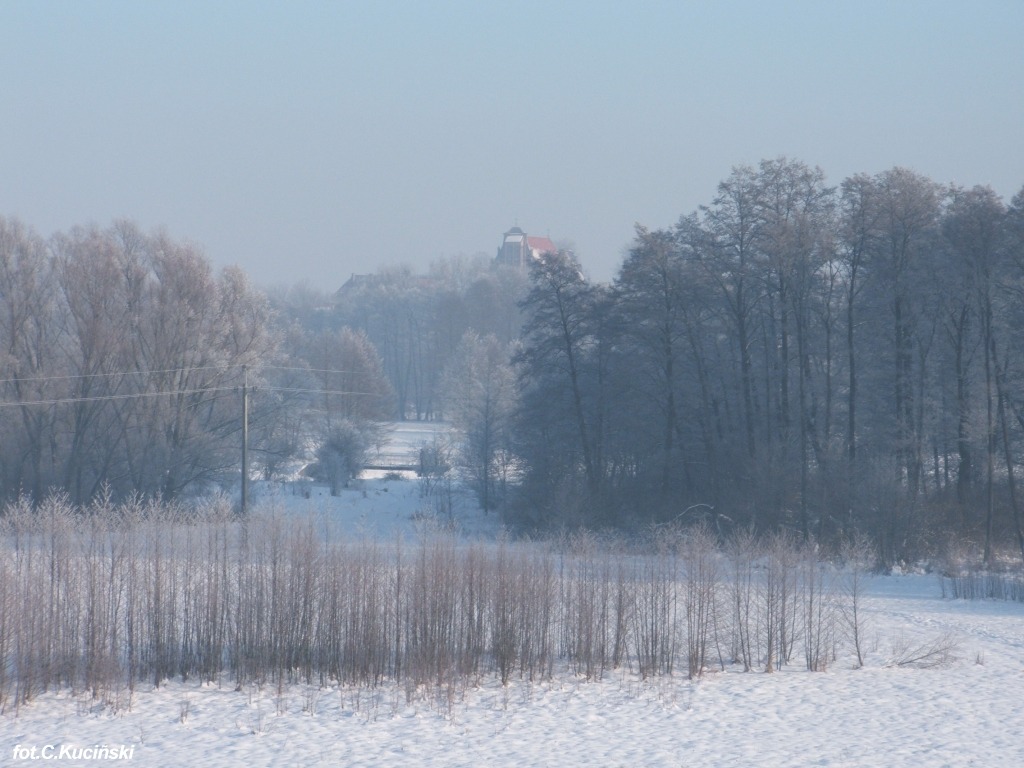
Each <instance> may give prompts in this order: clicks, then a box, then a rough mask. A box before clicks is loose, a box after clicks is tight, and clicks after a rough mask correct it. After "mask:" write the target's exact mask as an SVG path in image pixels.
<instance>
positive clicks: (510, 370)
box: [443, 331, 517, 512]
mask: <svg viewBox="0 0 1024 768" xmlns="http://www.w3.org/2000/svg"><path fill="white" fill-rule="evenodd" d="M510 358H511V350H510V347H509V345H508V344H502V343H501V342H500V341H498V338H497V337H496V336H494V335H493V334H489V335H487V336H483V337H481V336H480V335H479V334H477V333H476V332H474V331H467V332H466V334H465V335H464V336H463V337H462V341H461V342H460V343H459V346H458V348H457V349H456V351H455V355H454V357H453V359H452V361H451V362H450V363H449V365H448V368H447V369H446V371H445V375H444V378H443V382H444V392H445V398H446V403H447V406H446V412H447V413H448V415H449V417H450V418H451V420H452V423H453V424H454V426H455V427H456V429H458V430H459V432H460V433H461V436H462V446H461V450H460V452H459V463H460V464H461V466H462V469H463V471H464V472H465V474H466V476H467V479H468V481H469V484H470V486H471V487H472V488H473V490H474V491H475V492H476V494H477V497H478V498H479V500H480V505H481V506H482V507H483V509H484V511H485V512H487V511H489V510H491V509H494V508H495V507H497V506H499V505H501V504H502V503H503V501H504V498H505V488H506V485H507V479H508V473H509V470H510V463H511V448H512V446H511V428H512V417H513V414H514V412H515V408H516V403H517V389H516V373H515V369H514V367H513V366H512V364H511V362H510Z"/></svg>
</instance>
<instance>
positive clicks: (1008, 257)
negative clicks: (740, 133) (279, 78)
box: [0, 158, 1024, 562]
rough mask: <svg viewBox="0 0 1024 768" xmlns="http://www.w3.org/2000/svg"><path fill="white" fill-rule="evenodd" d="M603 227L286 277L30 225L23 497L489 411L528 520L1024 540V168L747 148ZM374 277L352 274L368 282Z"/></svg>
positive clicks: (2, 337)
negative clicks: (508, 258)
mask: <svg viewBox="0 0 1024 768" xmlns="http://www.w3.org/2000/svg"><path fill="white" fill-rule="evenodd" d="M585 256H586V255H585V254H582V261H581V260H578V259H577V256H576V254H574V253H572V252H571V251H568V250H567V251H560V252H557V253H549V254H546V255H545V256H544V257H543V258H542V259H540V260H538V261H536V262H535V263H533V264H532V265H531V267H530V269H529V271H528V272H520V271H518V270H515V269H511V268H505V267H498V266H496V265H495V264H494V263H493V260H491V259H489V258H486V257H477V258H466V257H454V258H447V259H443V260H440V261H438V262H436V263H435V264H433V265H432V266H431V267H430V269H428V270H426V271H425V272H424V273H422V274H418V273H415V272H413V271H412V270H410V269H408V268H403V267H386V268H382V269H380V270H378V271H377V272H375V273H373V274H369V275H360V276H353V277H352V279H351V280H349V281H347V282H345V283H344V285H343V286H342V287H341V289H340V290H338V291H337V293H334V294H329V295H326V294H321V293H318V292H317V291H314V290H312V289H309V288H304V287H301V286H300V287H294V288H291V289H281V290H275V291H269V292H267V293H263V292H260V291H257V290H255V289H254V288H253V287H252V286H250V285H249V284H248V283H247V281H246V278H245V276H244V275H243V274H242V273H241V272H240V271H239V270H237V269H229V270H225V271H223V272H221V273H220V274H214V272H213V270H212V269H211V267H210V265H209V264H208V263H207V262H206V260H205V259H204V258H203V257H202V256H201V254H200V253H199V252H198V251H197V249H195V248H194V247H192V246H190V245H187V244H182V243H178V242H175V241H173V240H172V239H170V238H169V237H167V236H166V235H147V234H143V233H140V232H139V231H138V230H137V229H136V228H135V227H134V226H132V225H131V224H127V223H117V224H115V225H113V226H112V227H110V228H108V229H103V230H101V229H97V228H80V229H74V230H72V231H70V232H68V233H60V234H57V235H54V236H52V237H50V238H48V239H44V238H42V237H40V236H39V235H37V234H36V233H34V232H32V231H31V230H30V229H28V228H26V227H25V226H23V225H22V224H20V223H19V222H17V221H14V220H10V219H7V220H5V219H0V343H2V345H3V347H2V350H0V361H2V362H0V366H2V374H0V430H2V434H3V435H4V440H3V443H2V444H0V495H2V496H3V497H4V498H5V499H8V500H11V499H15V498H17V497H19V496H26V497H28V498H30V499H36V500H39V499H41V498H43V497H44V496H45V495H46V494H48V493H50V492H52V491H54V490H59V491H61V492H63V493H66V494H67V495H68V497H69V498H70V499H71V500H72V501H74V502H79V503H84V502H87V501H89V500H90V499H93V498H95V497H96V496H97V494H100V493H113V494H114V495H115V496H130V495H132V494H142V495H144V496H161V497H163V498H174V497H177V496H180V495H182V494H185V493H194V492H196V491H201V490H203V489H205V488H208V487H210V486H211V485H213V484H215V483H217V482H222V481H223V480H224V479H225V477H227V476H228V474H229V473H234V476H235V477H237V472H238V467H239V443H240V433H241V415H240V414H241V400H242V397H241V393H242V391H243V389H244V391H246V392H247V393H251V398H252V402H251V410H250V422H251V426H250V436H249V443H250V446H251V451H252V455H253V457H254V468H255V469H256V470H258V471H260V472H262V473H263V474H264V475H265V476H267V477H274V476H276V475H277V474H278V473H279V472H280V471H281V470H282V468H283V467H285V466H288V465H289V462H291V461H293V460H295V459H309V460H312V461H314V462H315V466H318V467H319V468H320V471H321V473H324V474H325V475H327V476H330V478H331V480H332V482H334V481H336V480H338V478H339V477H341V479H342V480H344V479H345V478H347V477H349V476H351V475H352V474H353V473H354V472H355V471H357V469H358V465H359V463H360V457H361V455H362V454H363V453H365V451H366V450H367V448H368V447H369V446H370V445H371V444H372V443H373V441H374V440H375V439H377V437H376V433H375V431H374V425H375V424H376V423H378V422H380V421H384V420H388V419H400V418H408V419H438V420H441V419H444V420H448V421H451V422H452V423H453V424H454V425H455V426H456V427H457V429H458V433H459V435H460V440H459V443H458V445H456V446H453V447H446V448H445V449H444V450H445V451H446V453H447V455H446V457H445V458H446V460H445V461H441V462H438V463H437V467H440V468H442V469H443V468H445V467H448V466H451V467H454V468H456V470H455V471H458V472H459V476H460V477H461V478H462V479H463V480H464V481H465V482H466V484H467V485H468V486H469V487H471V488H472V489H473V490H474V491H475V492H476V493H477V495H478V497H479V499H480V501H481V504H482V506H483V507H484V509H485V510H488V511H494V512H495V513H496V514H501V515H503V516H504V517H505V519H506V521H507V522H508V523H509V524H512V525H518V526H521V527H523V528H525V529H528V530H544V529H552V528H563V527H570V528H572V527H579V526H583V527H589V528H595V529H599V528H619V529H626V530H633V529H637V528H640V527H645V526H650V525H652V524H653V525H659V524H662V523H666V522H670V521H683V522H685V521H689V520H693V521H703V522H705V523H707V524H709V525H710V526H711V527H712V529H714V530H717V531H718V532H720V533H722V534H725V533H727V532H730V531H735V530H738V529H740V528H745V527H748V526H749V527H753V528H754V529H755V530H759V531H774V530H789V531H791V532H793V533H796V534H798V535H800V536H802V537H805V538H810V537H815V538H816V539H818V540H822V541H829V540H835V539H838V538H841V537H846V536H849V535H852V534H854V533H867V534H869V535H870V536H871V537H872V538H873V539H874V541H875V542H876V544H877V546H878V548H879V551H880V552H881V554H882V557H883V559H884V560H886V561H887V562H895V561H897V560H900V559H914V558H919V557H922V556H925V555H927V554H929V553H931V552H935V551H937V550H939V549H941V548H942V547H944V546H946V544H947V543H948V542H949V541H950V540H959V541H969V542H973V543H975V544H977V546H978V547H979V548H981V549H982V550H983V551H984V554H985V556H986V557H987V558H989V557H991V556H992V553H993V552H994V551H998V550H1000V549H1005V548H1012V549H1014V550H1019V552H1020V553H1021V554H1022V555H1024V535H1022V532H1021V521H1020V511H1019V508H1020V505H1021V503H1022V499H1020V498H1019V496H1021V495H1022V494H1024V491H1022V490H1020V489H1019V488H1018V485H1019V484H1020V482H1021V478H1022V474H1024V468H1022V467H1021V462H1022V461H1024V349H1022V348H1021V346H1020V344H1019V342H1018V337H1019V333H1020V330H1021V329H1024V191H1022V192H1021V193H1020V194H1018V195H1017V196H1016V197H1014V199H1013V200H1012V201H1011V202H1010V203H1009V204H1007V203H1005V202H1004V201H1003V200H1001V199H1000V197H999V196H998V195H997V194H995V193H994V192H993V191H992V190H991V189H989V188H986V187H974V188H971V189H966V188H961V187H958V186H956V185H942V184H939V183H936V182H935V181H933V180H931V179H928V178H926V177H924V176H922V175H920V174H917V173H915V172H913V171H910V170H907V169H904V168H894V169H892V170H888V171H885V172H882V173H878V174H875V175H864V174H858V175H855V176H852V177H850V178H847V179H845V180H844V181H842V183H841V184H839V185H838V186H829V185H828V184H827V182H826V179H825V176H824V173H823V172H822V171H821V170H820V169H818V168H812V167H809V166H807V165H806V164H804V163H802V162H799V161H796V160H791V159H787V158H778V159H774V160H766V161H764V162H762V163H760V164H759V165H758V166H756V167H749V166H740V167H736V168H734V169H733V170H732V172H731V173H730V175H729V176H728V178H726V179H725V180H724V181H722V182H721V184H719V186H718V189H717V192H716V194H715V196H714V197H713V198H712V199H711V201H710V202H709V203H708V204H707V205H703V206H701V207H700V208H699V209H698V210H696V211H692V212H689V213H684V214H683V215H682V216H680V218H679V220H678V221H677V223H676V224H675V225H673V226H671V227H668V228H664V229H649V228H647V227H644V226H640V225H638V226H637V229H636V234H635V237H634V239H633V241H632V243H630V244H629V246H628V250H627V251H626V253H625V255H624V259H623V262H622V265H621V267H620V269H619V271H618V273H617V275H616V276H615V278H614V280H613V281H612V282H611V283H610V284H602V283H596V282H593V281H591V280H589V279H588V278H587V276H586V272H585V268H584V264H585ZM342 282H344V276H340V277H339V279H338V283H339V284H340V283H342Z"/></svg>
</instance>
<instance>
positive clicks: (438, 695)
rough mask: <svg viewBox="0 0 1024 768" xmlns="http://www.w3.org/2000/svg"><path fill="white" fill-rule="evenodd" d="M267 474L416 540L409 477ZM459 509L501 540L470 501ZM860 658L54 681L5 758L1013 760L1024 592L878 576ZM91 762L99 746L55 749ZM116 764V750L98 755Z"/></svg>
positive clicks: (209, 762) (1, 745)
mask: <svg viewBox="0 0 1024 768" xmlns="http://www.w3.org/2000/svg"><path fill="white" fill-rule="evenodd" d="M292 488H293V487H292V486H286V487H283V488H282V487H275V486H263V487H261V488H259V489H258V493H257V496H258V497H261V499H260V501H261V503H265V504H266V503H269V504H273V505H274V506H275V507H276V508H277V509H279V510H280V512H281V514H302V513H310V514H316V515H322V516H324V517H325V518H328V519H330V520H332V521H333V522H334V523H335V524H336V525H337V526H338V527H339V528H340V529H342V530H344V531H346V532H348V533H349V534H351V535H361V536H374V537H394V536H399V535H401V536H408V537H414V536H417V535H419V534H420V533H422V531H423V528H424V525H427V523H425V522H424V519H425V517H429V516H430V515H429V509H427V508H426V507H427V506H429V505H428V504H427V502H426V500H424V499H422V498H421V497H420V493H419V484H418V482H416V481H410V480H404V481H402V480H384V479H366V480H362V481H359V482H358V483H357V485H356V487H354V488H352V489H349V490H346V491H344V492H343V493H342V495H341V496H340V497H331V496H330V495H329V494H328V493H327V492H326V489H322V488H319V487H315V486H310V487H308V490H309V491H310V493H309V498H305V496H304V495H303V494H302V493H300V492H293V490H292ZM456 517H457V520H458V523H459V526H460V528H461V529H462V530H464V531H467V532H469V533H470V535H473V536H494V535H496V533H497V526H496V523H495V521H494V520H493V516H489V517H485V516H483V515H482V513H480V512H479V511H478V510H475V509H474V508H473V505H472V503H471V501H470V500H469V499H466V498H463V499H462V502H461V503H460V505H458V506H457V513H456ZM863 610H864V613H865V616H866V627H867V641H866V643H865V645H866V652H867V653H866V658H865V662H866V665H865V667H864V668H862V669H854V668H853V664H852V661H853V659H852V657H851V655H850V653H849V649H848V648H847V649H845V650H844V653H843V654H841V656H840V659H839V661H838V662H837V663H836V664H835V665H833V666H832V667H831V668H830V669H829V670H828V671H827V672H808V671H806V670H805V669H803V666H802V664H799V663H793V664H792V665H790V666H788V667H785V668H784V669H782V670H781V671H779V672H776V673H773V674H766V673H764V672H747V673H744V672H741V671H739V670H738V669H732V668H727V669H726V670H725V671H715V672H712V673H710V674H708V675H706V676H705V677H704V678H703V679H702V680H700V681H699V682H691V681H689V680H687V679H686V678H685V674H684V675H680V676H677V677H663V678H658V679H654V680H648V681H641V680H639V679H638V678H636V677H635V676H634V675H633V674H631V673H630V672H629V671H627V670H622V671H616V672H613V673H611V674H610V675H608V676H607V677H606V678H605V679H604V680H603V681H601V682H587V681H584V680H582V679H579V678H575V677H573V676H572V675H570V674H569V673H568V672H566V671H563V672H560V673H556V675H555V677H554V679H553V680H551V681H549V682H544V683H531V682H529V681H525V680H518V679H517V680H513V681H512V682H511V683H510V684H509V685H508V686H507V687H503V686H502V685H501V684H500V682H498V681H497V680H495V679H493V678H491V677H484V678H481V679H478V680H471V681H469V682H468V683H466V684H462V683H459V684H454V685H452V686H450V687H449V686H438V687H436V688H432V689H429V690H422V689H421V690H418V691H413V692H409V691H406V690H405V688H404V687H402V686H395V685H393V686H384V687H382V688H380V689H377V690H375V691H368V690H366V689H356V688H344V687H337V686H334V687H327V688H322V689H321V688H319V687H316V686H301V685H293V686H289V687H285V688H283V689H281V690H278V689H277V688H273V687H267V688H263V689H259V688H256V687H250V688H246V689H245V690H242V691H236V690H235V689H234V688H233V686H232V685H231V684H230V682H228V681H225V683H224V684H223V686H222V687H218V686H217V685H210V684H205V685H201V684H197V683H193V682H186V683H182V682H177V681H175V682H169V683H167V684H165V685H162V686H161V687H160V688H158V689H154V688H153V687H152V686H147V687H140V688H139V689H138V690H137V691H136V692H135V694H134V695H133V696H131V697H129V696H128V694H127V692H125V693H124V694H123V695H122V697H121V699H120V700H119V701H117V702H114V703H107V704H98V703H96V702H93V701H92V700H91V699H90V698H89V697H88V696H87V695H81V694H75V693H71V692H62V693H48V694H44V695H41V696H39V697H37V698H35V699H33V700H32V701H31V702H30V703H29V704H28V705H25V706H22V707H21V708H19V709H18V710H17V711H16V712H10V713H8V714H6V715H4V716H0V763H2V764H4V765H8V764H10V765H18V764H29V763H30V762H31V761H30V760H28V759H19V758H24V757H25V756H26V755H29V754H31V750H32V749H33V748H34V749H35V750H36V754H37V755H42V750H43V749H44V748H45V747H47V746H56V747H57V749H59V747H60V745H72V746H75V747H95V746H101V747H102V746H106V747H111V748H114V749H117V748H120V747H122V746H124V747H127V748H130V749H131V750H132V751H131V760H130V761H124V762H130V763H131V764H134V765H139V766H191V765H203V766H210V767H211V768H220V767H221V766H224V767H226V766H237V765H246V766H249V767H250V768H255V767H256V766H264V765H266V766H270V765H275V766H291V765H294V766H321V765H323V766H327V765H331V766H337V765H343V766H389V767H390V766H410V767H412V766H427V767H428V768H429V767H431V766H481V765H489V766H584V765H587V766H637V767H639V766H807V765H814V766H883V765H884V766H915V767H918V766H972V765H973V766H1007V767H1009V766H1020V765H1024V605H1022V604H1020V603H1003V602H994V601H975V602H966V601H961V600H951V599H947V598H944V597H943V595H942V590H941V586H940V583H939V580H938V578H937V577H935V576H932V575H922V574H910V575H896V576H884V577H882V576H879V577H873V578H871V579H870V580H869V581H868V583H867V586H866V594H865V597H864V603H863ZM944 637H949V638H951V639H952V640H954V641H955V649H954V651H953V656H954V658H953V659H952V660H951V661H950V663H949V664H947V665H943V666H939V667H935V668H926V669H919V668H909V667H899V666H895V665H893V664H892V663H891V662H892V660H893V657H894V655H895V654H896V653H897V649H898V648H899V647H901V646H908V645H913V644H921V643H929V642H932V641H934V640H935V639H936V638H944ZM54 762H56V763H58V764H60V765H67V766H72V765H91V764H95V763H96V762H97V761H96V760H92V761H88V760H73V759H64V760H55V761H54ZM100 762H104V763H107V764H110V763H115V762H117V761H113V760H101V761H100Z"/></svg>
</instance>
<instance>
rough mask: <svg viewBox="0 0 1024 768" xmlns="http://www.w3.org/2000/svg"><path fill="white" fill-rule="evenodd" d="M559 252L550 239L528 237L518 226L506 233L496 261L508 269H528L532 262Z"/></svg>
mask: <svg viewBox="0 0 1024 768" xmlns="http://www.w3.org/2000/svg"><path fill="white" fill-rule="evenodd" d="M557 251H558V247H557V246H556V245H555V244H554V243H553V242H551V240H550V238H547V237H537V236H534V235H528V234H526V233H525V232H523V230H521V229H520V228H519V227H518V226H514V227H512V229H510V230H509V231H508V232H506V233H505V235H504V238H503V239H502V241H501V246H500V247H499V248H498V255H497V256H496V257H495V261H497V262H498V264H502V265H504V266H507V267H517V268H518V269H526V268H527V267H528V266H529V264H530V262H531V261H534V260H536V259H539V258H540V257H541V256H543V255H544V254H545V253H555V252H557Z"/></svg>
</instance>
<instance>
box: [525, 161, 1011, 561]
mask: <svg viewBox="0 0 1024 768" xmlns="http://www.w3.org/2000/svg"><path fill="white" fill-rule="evenodd" d="M522 306H523V308H524V311H525V313H526V322H525V325H524V333H523V339H522V344H523V347H522V350H521V352H520V353H519V354H518V356H517V357H516V360H515V362H516V364H517V365H518V366H520V367H521V379H520V381H521V383H522V387H521V391H520V396H521V403H520V407H519V410H518V412H517V415H516V417H515V419H514V420H513V421H514V431H515V446H516V447H515V452H516V454H517V456H519V457H520V458H521V460H522V464H523V467H522V470H523V483H522V490H523V493H524V495H525V498H527V499H528V500H529V502H528V504H526V505H524V506H523V508H522V509H523V510H524V514H527V515H530V516H532V518H533V519H534V520H536V521H538V522H539V521H540V520H541V519H542V518H547V519H548V520H551V519H556V520H560V521H564V522H566V523H572V524H576V523H582V524H586V525H596V526H601V525H614V526H620V525H624V524H625V525H636V524H638V523H656V524H657V523H663V522H666V521H669V520H675V519H680V518H685V517H686V516H690V517H702V518H705V519H707V520H709V522H711V523H713V524H714V525H716V526H718V527H720V528H721V527H726V526H727V527H731V528H735V527H736V526H752V527H754V528H755V529H760V530H776V529H779V528H783V529H789V530H793V531H795V532H797V533H799V534H800V535H801V536H802V537H804V538H811V537H812V536H813V537H815V538H817V539H819V540H823V539H830V538H835V537H841V536H845V535H848V534H850V533H852V532H854V531H865V532H869V533H870V534H871V535H872V536H874V537H875V538H876V539H877V541H878V543H879V545H880V547H881V549H882V551H883V553H884V555H885V557H886V559H887V560H889V561H890V562H891V561H894V560H897V559H900V558H911V557H915V556H919V555H920V554H922V553H923V552H925V551H931V550H933V549H934V548H935V547H937V546H939V545H940V544H941V538H942V537H943V536H948V535H955V536H957V537H969V538H973V539H974V540H975V541H977V542H978V543H979V544H980V545H981V546H983V548H984V552H985V557H986V559H989V558H991V556H992V551H993V547H995V546H996V545H997V544H1005V543H1014V545H1015V547H1019V549H1020V552H1021V554H1022V555H1024V536H1022V533H1021V521H1020V511H1019V505H1020V501H1021V500H1020V499H1019V498H1018V496H1019V495H1020V493H1019V491H1018V488H1017V486H1018V484H1019V478H1020V476H1021V467H1020V458H1019V457H1020V449H1021V438H1022V435H1024V378H1022V373H1024V357H1022V349H1021V347H1020V345H1019V343H1018V339H1019V336H1020V331H1021V328H1022V320H1024V314H1022V313H1024V192H1022V193H1020V194H1018V195H1017V196H1016V197H1015V198H1014V199H1013V201H1012V202H1011V203H1010V204H1009V205H1006V204H1005V203H1004V202H1003V201H1002V200H1001V199H1000V198H999V196H998V195H996V194H995V193H994V192H993V191H992V190H991V189H989V188H987V187H974V188H971V189H965V188H961V187H958V186H955V185H951V186H942V185H940V184H937V183H935V182H933V181H932V180H930V179H928V178H926V177H924V176H922V175H920V174H917V173H915V172H913V171H910V170H907V169H904V168H894V169H891V170H888V171H885V172H882V173H878V174H876V175H865V174H858V175H855V176H853V177H851V178H848V179H846V180H844V181H843V182H842V183H841V184H840V185H839V186H838V187H832V186H829V185H828V184H826V181H825V176H824V173H823V172H822V171H821V169H818V168H811V167H809V166H807V165H806V164H804V163H802V162H800V161H796V160H791V159H787V158H778V159H774V160H766V161H763V162H761V163H760V164H759V165H758V166H756V167H749V166H740V167H737V168H734V169H733V171H732V172H731V174H730V175H729V177H728V178H727V179H726V180H724V181H723V182H721V184H719V186H718V190H717V194H716V196H715V197H714V198H713V199H712V201H711V202H710V203H709V204H707V205H703V206H700V207H699V208H698V210H696V211H693V212H691V213H688V214H685V215H683V216H681V217H680V219H679V220H678V222H677V223H676V224H675V225H674V226H672V227H669V228H665V229H658V230H651V229H648V228H646V227H643V226H637V230H636V235H635V238H634V240H633V242H632V244H631V246H630V248H629V251H628V254H627V255H626V257H625V259H624V261H623V263H622V265H621V268H620V269H619V271H618V274H617V276H616V277H615V279H614V281H613V282H612V283H611V284H609V285H602V284H594V283H592V282H590V281H588V280H587V279H586V278H585V277H584V274H583V272H582V270H581V267H580V264H579V262H578V261H577V260H576V259H575V258H574V257H573V256H572V255H571V254H568V253H556V254H548V255H547V256H546V257H545V258H544V259H542V260H541V261H539V262H537V263H535V264H534V265H533V266H532V271H531V286H530V289H529V291H528V293H527V295H526V297H525V299H524V300H523V303H522Z"/></svg>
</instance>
